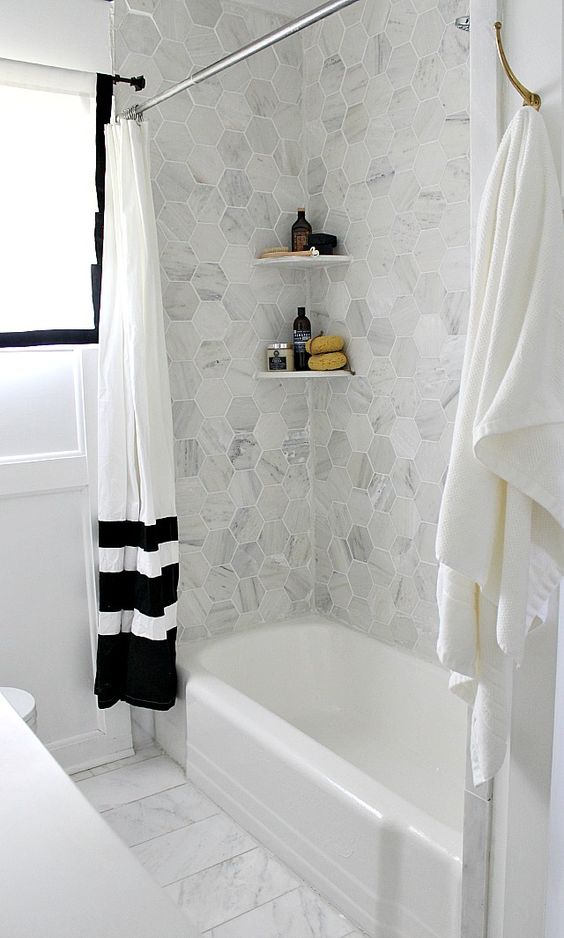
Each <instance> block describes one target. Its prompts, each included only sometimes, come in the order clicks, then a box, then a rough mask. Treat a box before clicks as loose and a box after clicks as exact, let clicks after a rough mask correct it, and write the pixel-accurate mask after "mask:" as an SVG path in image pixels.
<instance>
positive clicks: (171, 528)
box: [98, 517, 178, 551]
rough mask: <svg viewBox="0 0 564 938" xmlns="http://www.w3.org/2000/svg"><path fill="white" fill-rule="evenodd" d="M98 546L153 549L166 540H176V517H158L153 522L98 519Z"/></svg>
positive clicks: (156, 548)
mask: <svg viewBox="0 0 564 938" xmlns="http://www.w3.org/2000/svg"><path fill="white" fill-rule="evenodd" d="M98 538H99V545H100V547H141V548H142V550H148V551H154V550H158V549H159V545H160V544H164V543H165V542H166V541H177V540H178V519H177V518H174V517H171V518H158V519H157V521H156V523H155V524H143V522H142V521H99V522H98Z"/></svg>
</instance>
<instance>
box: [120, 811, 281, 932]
mask: <svg viewBox="0 0 564 938" xmlns="http://www.w3.org/2000/svg"><path fill="white" fill-rule="evenodd" d="M212 817H216V815H215V814H214V815H212ZM226 817H229V815H226ZM229 819H230V820H231V818H229ZM245 833H247V832H246V831H245ZM249 836H251V835H249ZM137 846H139V844H137ZM260 847H262V844H259V843H258V842H257V844H256V845H255V846H254V847H249V849H248V850H243V851H242V852H241V853H236V854H235V856H234V857H226V858H225V860H220V861H219V862H218V863H211V864H210V866H204V867H202V869H201V870H196V871H195V872H194V873H189V874H188V876H181V877H180V879H173V880H171V882H170V883H165V884H164V886H166V887H168V886H176V885H177V884H178V883H183V882H185V881H186V880H187V879H192V877H193V876H199V875H200V873H207V872H208V870H213V869H214V867H216V866H221V865H222V863H230V862H231V861H232V860H237V859H238V858H239V857H244V856H246V854H247V853H252V852H253V850H259V849H260ZM263 849H264V850H266V847H264V848H263ZM164 886H163V888H164ZM226 921H227V919H226ZM221 924H222V925H223V922H222V923H221ZM214 928H215V925H214Z"/></svg>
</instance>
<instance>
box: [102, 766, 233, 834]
mask: <svg viewBox="0 0 564 938" xmlns="http://www.w3.org/2000/svg"><path fill="white" fill-rule="evenodd" d="M218 813H219V808H217V807H216V805H214V804H213V802H211V801H210V800H209V798H206V796H205V795H203V794H201V792H199V791H198V790H197V789H196V788H194V786H193V785H191V784H190V783H189V782H187V783H186V784H185V785H179V786H178V788H169V789H168V791H163V792H158V793H157V794H156V795H149V796H148V797H147V798H141V799H139V800H138V801H131V802H130V803H129V804H124V805H120V807H119V808H112V809H111V810H110V811H105V812H104V820H105V821H107V823H108V824H109V825H110V827H112V828H113V829H114V830H115V832H116V834H118V836H119V837H121V839H122V840H123V841H125V843H126V844H127V845H128V847H133V846H135V845H136V844H140V843H143V842H144V841H146V840H151V839H152V838H153V837H160V836H161V835H162V834H169V833H170V832H171V831H175V830H179V829H180V828H181V827H188V825H189V824H193V823H194V822H195V821H202V820H203V819H204V818H207V817H211V816H212V815H214V814H218Z"/></svg>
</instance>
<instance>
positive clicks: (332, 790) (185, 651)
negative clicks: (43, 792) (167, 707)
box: [178, 616, 466, 938]
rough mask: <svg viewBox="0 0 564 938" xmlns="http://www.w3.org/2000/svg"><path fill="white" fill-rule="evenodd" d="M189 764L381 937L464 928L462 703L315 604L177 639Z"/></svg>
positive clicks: (433, 671)
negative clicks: (266, 620)
mask: <svg viewBox="0 0 564 938" xmlns="http://www.w3.org/2000/svg"><path fill="white" fill-rule="evenodd" d="M178 659H179V661H178V664H179V673H180V679H181V684H182V686H184V685H186V691H185V692H186V711H185V712H186V717H187V737H186V765H187V773H188V776H189V777H190V778H191V779H193V781H194V782H195V783H196V784H197V785H198V786H200V787H201V788H202V789H203V790H204V791H206V792H207V793H208V794H209V795H210V796H211V797H212V798H213V799H215V801H216V802H217V803H219V804H220V805H221V807H223V808H225V809H226V810H227V811H228V812H229V813H230V814H231V815H232V816H233V817H234V818H235V819H237V820H239V822H240V823H241V824H242V825H244V826H245V827H246V828H247V829H248V830H249V831H250V832H251V833H253V834H254V835H255V836H256V837H257V838H258V839H259V840H261V841H262V842H263V843H264V844H266V845H267V846H268V847H270V848H271V849H272V850H273V851H274V852H275V853H276V854H277V855H278V856H279V857H280V858H281V859H282V860H283V861H285V862H286V863H287V864H288V866H290V867H291V868H292V869H293V870H294V871H295V872H297V873H298V874H299V875H301V876H302V877H303V878H304V879H305V880H306V881H307V882H309V883H310V884H311V885H312V886H313V887H315V888H317V889H318V890H319V892H320V893H322V894H323V895H324V896H325V897H326V898H327V899H329V901H331V902H333V903H334V904H335V905H336V906H337V907H338V908H339V909H340V910H341V911H342V912H344V913H345V914H346V915H347V916H348V917H350V918H351V919H352V920H353V921H354V922H355V923H356V924H357V925H359V926H360V927H361V928H363V929H364V930H366V931H367V932H368V933H369V934H370V935H371V936H373V938H458V935H459V927H460V926H459V916H460V885H461V872H462V864H461V846H462V812H463V789H464V762H465V738H466V712H465V707H464V705H463V704H462V703H461V702H460V701H459V700H457V699H456V698H454V697H453V696H452V695H451V694H449V692H448V689H447V675H446V673H445V672H443V671H441V670H440V669H439V668H438V667H436V666H435V665H433V664H429V663H427V662H424V661H421V660H418V659H417V658H414V657H413V656H410V655H408V654H407V653H404V652H402V651H401V650H399V649H397V648H391V647H388V646H386V645H384V644H382V643H381V642H378V641H375V640H374V639H371V638H369V637H368V636H366V635H364V634H362V633H359V632H355V631H353V630H351V629H348V628H347V627H345V626H343V625H339V624H338V623H334V622H331V621H330V620H327V619H324V618H323V617H320V616H308V617H305V618H302V619H299V620H296V619H293V620H288V621H287V622H282V623H278V624H276V625H272V626H264V627H261V628H258V629H253V630H250V631H247V632H241V633H238V634H235V635H230V636H228V637H223V638H218V639H212V640H209V641H205V642H198V643H196V644H191V645H180V646H179V654H178Z"/></svg>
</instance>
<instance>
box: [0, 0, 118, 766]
mask: <svg viewBox="0 0 564 938" xmlns="http://www.w3.org/2000/svg"><path fill="white" fill-rule="evenodd" d="M111 11H112V4H110V3H108V2H107V0H73V2H72V3H70V2H68V0H49V2H48V3H45V2H44V0H3V2H2V14H1V17H2V29H1V32H0V56H1V57H6V58H12V59H21V60H25V61H31V62H36V63H41V64H47V65H54V66H58V67H62V68H76V69H80V70H82V71H90V72H96V71H101V72H106V73H108V72H111V70H112V60H111V59H112V57H111V32H110V26H111ZM29 263H30V269H31V271H33V258H32V257H30V258H29ZM96 370H97V369H96V349H95V348H93V347H82V348H78V349H72V348H69V347H63V348H59V349H45V348H43V349H33V350H31V349H22V350H2V351H0V402H1V403H0V576H1V589H0V647H1V655H0V685H10V684H13V685H16V686H20V687H23V688H26V689H28V690H30V691H31V692H32V693H33V694H34V696H35V697H36V700H37V707H38V732H39V736H40V738H41V739H42V740H43V741H44V742H45V743H46V744H47V745H48V746H49V748H50V749H51V750H52V751H53V753H54V754H55V755H56V756H57V758H58V759H59V761H60V762H61V763H62V764H63V765H64V766H65V767H67V768H71V767H72V768H82V767H83V766H87V765H88V766H90V765H94V764H97V763H101V762H106V761H109V760H110V759H111V758H119V757H121V756H123V755H127V754H129V753H130V752H131V726H130V719H129V708H127V707H126V706H125V704H124V705H121V706H119V707H114V708H112V709H111V710H109V711H99V710H98V708H97V704H96V698H95V697H94V694H93V684H94V653H95V638H96V619H97V614H96V609H97V604H96V572H95V562H94V558H95V525H96V380H97V376H96Z"/></svg>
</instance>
